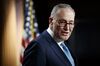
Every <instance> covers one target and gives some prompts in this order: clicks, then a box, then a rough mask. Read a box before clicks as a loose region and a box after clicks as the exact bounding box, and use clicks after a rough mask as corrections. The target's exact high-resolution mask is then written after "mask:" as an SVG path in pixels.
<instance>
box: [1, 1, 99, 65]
mask: <svg viewBox="0 0 100 66" xmlns="http://www.w3.org/2000/svg"><path fill="white" fill-rule="evenodd" d="M58 3H68V4H70V5H71V6H72V7H73V9H75V12H76V18H75V19H76V20H75V22H76V25H75V29H74V31H73V33H72V35H71V37H70V39H69V41H70V42H71V47H72V49H73V51H74V53H75V55H76V57H77V61H78V65H79V66H100V63H99V61H100V39H99V37H100V29H99V28H100V24H99V22H100V7H99V2H98V1H97V0H40V1H39V0H9V1H8V0H1V2H0V23H1V24H0V29H1V31H0V51H1V52H0V57H1V59H0V64H1V65H0V66H20V65H21V62H22V57H20V54H21V53H22V54H21V55H23V51H24V48H26V47H27V44H28V43H29V42H30V41H31V40H32V39H35V38H36V37H37V36H38V35H39V34H41V33H42V32H43V31H44V30H45V29H47V28H48V24H49V23H48V18H49V15H50V12H51V10H52V8H53V6H54V5H56V4H58ZM26 4H28V5H26ZM28 9H30V10H28ZM29 12H30V13H29ZM27 13H28V14H27ZM27 22H30V23H29V24H27ZM26 24H27V25H26ZM25 25H26V26H25ZM29 26H34V27H32V28H30V29H29V30H28V29H27V27H28V28H29ZM31 30H33V31H32V33H30V34H31V35H29V34H27V31H28V32H29V31H31ZM24 31H25V32H26V33H25V32H24ZM33 32H34V33H33ZM23 34H24V35H25V36H24V37H23ZM26 35H27V36H28V38H29V39H30V40H28V41H27V42H26V39H25V38H26ZM30 36H31V37H30ZM22 38H24V39H22ZM22 46H23V47H22ZM21 48H23V50H22V49H21ZM21 50H22V51H21ZM20 51H21V52H20ZM20 58H21V59H20ZM19 59H20V61H19Z"/></svg>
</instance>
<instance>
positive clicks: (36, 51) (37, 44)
mask: <svg viewBox="0 0 100 66" xmlns="http://www.w3.org/2000/svg"><path fill="white" fill-rule="evenodd" d="M65 44H66V43H65ZM67 47H68V46H67ZM69 50H70V48H69ZM70 51H71V50H70ZM71 54H72V52H71ZM72 56H73V54H72ZM73 58H74V56H73ZM75 62H76V61H75ZM23 66H71V64H70V62H69V61H68V59H67V58H66V56H65V54H64V53H63V51H62V50H61V49H60V47H59V46H58V45H57V43H56V42H55V41H54V39H53V38H52V37H51V36H50V35H49V34H48V32H47V31H44V32H43V33H42V34H41V35H40V36H39V37H38V38H37V39H36V40H34V41H32V42H31V43H30V44H29V46H28V47H27V48H26V50H25V52H24V61H23Z"/></svg>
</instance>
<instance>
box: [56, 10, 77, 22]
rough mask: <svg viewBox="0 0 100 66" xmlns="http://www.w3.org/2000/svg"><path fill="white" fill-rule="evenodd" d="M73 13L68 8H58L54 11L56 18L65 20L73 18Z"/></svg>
mask: <svg viewBox="0 0 100 66" xmlns="http://www.w3.org/2000/svg"><path fill="white" fill-rule="evenodd" d="M74 17H75V13H74V12H73V11H72V10H71V9H70V8H60V9H59V10H57V12H56V18H58V19H65V20H74Z"/></svg>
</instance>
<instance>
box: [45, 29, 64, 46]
mask: <svg viewBox="0 0 100 66" xmlns="http://www.w3.org/2000/svg"><path fill="white" fill-rule="evenodd" d="M47 32H48V33H49V34H50V36H51V37H52V38H53V36H54V33H53V31H52V30H51V29H50V28H48V29H47ZM54 40H56V39H54ZM56 42H57V41H56ZM63 42H64V41H60V42H57V44H58V45H60V44H61V43H63Z"/></svg>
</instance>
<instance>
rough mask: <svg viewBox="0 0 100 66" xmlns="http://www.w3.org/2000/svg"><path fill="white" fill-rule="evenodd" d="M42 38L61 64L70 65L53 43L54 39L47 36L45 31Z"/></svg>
mask: <svg viewBox="0 0 100 66" xmlns="http://www.w3.org/2000/svg"><path fill="white" fill-rule="evenodd" d="M43 36H44V38H45V39H46V40H47V41H48V42H49V44H50V46H51V48H52V50H53V51H54V53H55V54H56V55H57V56H58V58H59V59H60V60H61V62H63V63H64V64H66V65H67V64H70V62H69V60H68V59H67V57H66V56H65V54H64V53H63V51H62V50H61V49H60V47H59V46H58V45H57V43H56V42H55V41H54V39H53V38H52V37H51V36H50V35H49V34H48V32H47V31H44V32H43Z"/></svg>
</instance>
